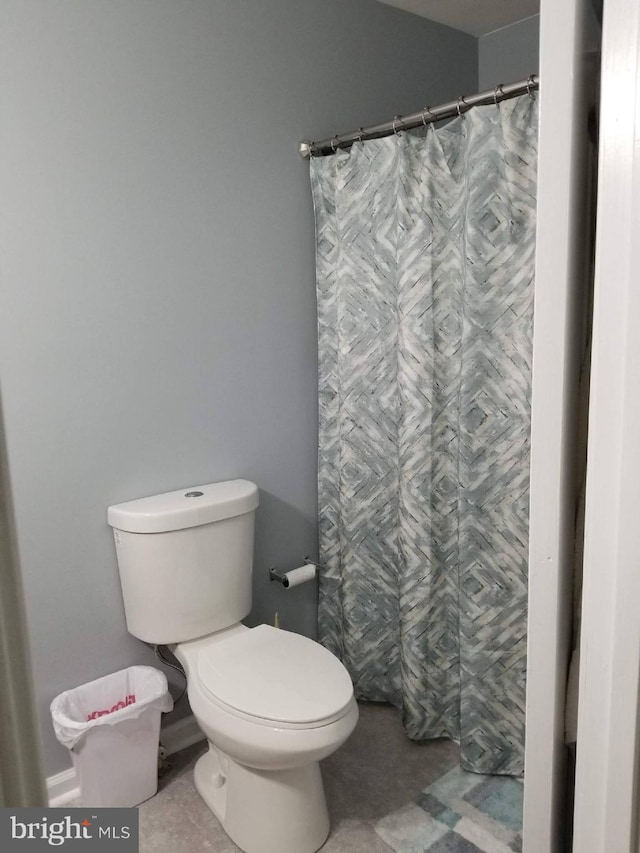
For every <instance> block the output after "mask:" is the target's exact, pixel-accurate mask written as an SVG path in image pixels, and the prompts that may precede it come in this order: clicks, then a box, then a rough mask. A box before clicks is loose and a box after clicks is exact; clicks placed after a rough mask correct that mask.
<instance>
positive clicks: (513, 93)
mask: <svg viewBox="0 0 640 853" xmlns="http://www.w3.org/2000/svg"><path fill="white" fill-rule="evenodd" d="M539 85H540V78H539V77H538V75H537V74H532V75H531V76H530V77H529V79H528V80H520V81H519V82H518V83H507V84H504V85H503V84H502V83H499V84H498V85H497V86H496V87H495V89H487V90H486V92H480V93H479V94H477V95H469V96H467V97H463V96H462V95H461V96H460V97H459V98H458V99H457V100H456V101H449V102H448V103H447V104H442V105H441V106H439V107H433V109H432V108H431V107H425V108H424V109H422V110H420V111H419V112H417V113H411V115H408V116H396V117H395V118H394V119H393V120H392V121H385V122H383V123H382V124H374V125H372V126H371V127H361V128H359V129H358V130H354V131H351V133H341V134H339V135H338V136H332V137H331V138H330V139H322V140H321V141H320V142H309V141H305V142H301V143H300V147H299V149H298V151H299V154H300V156H301V157H304V158H305V159H306V160H308V159H309V157H323V156H324V155H325V154H333V153H335V151H336V150H337V149H338V148H350V147H351V146H352V145H353V143H354V142H358V141H361V140H363V139H379V138H380V137H382V136H389V135H390V134H392V133H398V132H399V131H401V130H410V129H411V128H412V127H420V125H425V126H426V125H427V124H431V123H432V122H434V121H440V120H441V119H444V118H452V117H453V116H455V115H462V113H464V112H467V110H470V109H471V108H472V107H477V106H479V105H480V104H496V105H497V104H498V103H499V101H505V100H507V98H515V97H517V96H518V95H524V94H525V92H526V93H528V94H529V95H531V93H532V92H534V91H536V89H538V88H539Z"/></svg>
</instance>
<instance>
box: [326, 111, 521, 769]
mask: <svg viewBox="0 0 640 853" xmlns="http://www.w3.org/2000/svg"><path fill="white" fill-rule="evenodd" d="M536 148H537V104H536V102H535V101H533V100H532V99H531V98H530V97H529V96H527V95H525V96H523V97H520V98H517V99H513V100H509V101H503V102H502V103H500V104H499V105H498V106H496V105H493V104H492V105H490V106H485V107H476V108H475V109H472V110H471V111H469V112H468V113H466V114H464V115H463V116H461V117H459V118H456V119H455V120H454V121H452V122H450V123H449V124H447V125H445V126H444V127H441V128H438V129H435V128H434V126H433V125H431V126H430V127H429V129H428V131H427V134H426V137H425V138H419V137H416V136H412V135H410V134H400V135H397V136H390V137H387V138H385V139H379V140H372V141H369V142H364V143H357V144H355V145H354V146H353V148H351V150H350V151H339V152H338V153H336V154H335V155H333V156H329V157H317V158H313V159H312V161H311V182H312V189H313V198H314V206H315V214H316V232H317V291H318V334H319V354H320V367H319V395H320V448H319V521H320V562H321V564H322V565H323V566H324V567H325V568H324V570H323V571H322V572H321V575H320V604H319V637H320V640H321V642H322V643H323V644H324V645H325V646H327V647H328V648H329V649H331V651H333V652H334V653H335V654H336V655H337V656H338V657H339V658H340V659H341V660H342V661H343V662H344V663H345V665H346V666H347V668H348V670H349V672H350V673H351V676H352V677H353V680H354V684H355V689H356V695H357V696H358V697H360V698H362V699H369V700H375V701H387V702H391V703H392V704H394V705H396V706H398V707H399V708H402V711H403V717H404V725H405V729H406V731H407V733H408V735H409V737H411V738H414V739H424V738H434V737H441V736H447V737H451V738H455V739H459V740H460V745H461V762H462V766H463V767H465V768H466V769H469V770H473V771H476V772H479V773H505V774H521V773H522V771H523V752H524V705H525V680H526V618H527V546H528V507H529V433H530V396H531V351H532V325H533V276H534V247H535V211H536Z"/></svg>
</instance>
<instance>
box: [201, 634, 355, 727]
mask: <svg viewBox="0 0 640 853" xmlns="http://www.w3.org/2000/svg"><path fill="white" fill-rule="evenodd" d="M198 675H199V676H200V680H201V683H202V685H203V686H204V687H205V688H206V689H207V690H208V691H209V692H210V693H211V694H212V695H213V696H214V697H215V698H217V699H220V700H221V701H222V702H224V703H225V704H227V705H230V706H231V707H232V708H234V709H236V710H238V711H242V712H243V713H245V714H249V715H251V716H252V717H260V718H262V719H265V720H273V721H274V722H282V723H313V722H318V721H319V720H324V719H326V718H327V717H332V716H335V715H337V714H339V713H340V712H341V711H342V710H344V709H345V708H346V706H347V705H348V704H349V702H350V701H351V697H352V696H353V685H352V684H351V679H350V678H349V674H348V672H347V670H346V669H345V668H344V666H343V665H342V664H341V663H340V661H339V660H338V659H337V658H336V657H334V656H333V655H332V654H331V652H329V651H327V649H325V648H323V647H322V646H320V645H319V644H318V643H315V642H314V641H313V640H310V639H308V637H303V636H302V635H301V634H293V633H291V632H290V631H283V630H279V629H278V628H272V627H271V626H270V625H259V626H258V627H257V628H251V629H249V630H247V631H243V632H242V633H240V634H235V635H233V636H231V637H229V638H228V639H226V640H221V641H220V642H219V643H216V644H215V645H214V646H213V647H212V648H209V649H207V651H206V652H205V653H203V654H202V655H201V656H200V658H199V660H198Z"/></svg>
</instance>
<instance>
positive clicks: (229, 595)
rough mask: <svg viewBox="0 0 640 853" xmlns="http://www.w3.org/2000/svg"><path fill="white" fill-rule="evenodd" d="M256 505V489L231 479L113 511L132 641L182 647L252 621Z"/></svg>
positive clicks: (111, 518)
mask: <svg viewBox="0 0 640 853" xmlns="http://www.w3.org/2000/svg"><path fill="white" fill-rule="evenodd" d="M257 506H258V488H257V486H255V485H254V484H253V483H250V482H249V481H248V480H230V481H227V482H223V483H210V484H209V485H206V486H194V487H192V488H188V489H178V490H177V491H175V492H167V493H165V494H162V495H154V496H153V497H148V498H140V499H139V500H134V501H128V502H127V503H121V504H117V505H115V506H110V507H109V509H108V513H107V517H108V520H109V524H110V525H111V527H113V536H114V539H115V543H116V555H117V558H118V568H119V570H120V583H121V585H122V595H123V598H124V609H125V614H126V619H127V628H128V630H129V632H130V633H131V634H133V635H134V637H138V639H140V640H144V641H145V642H147V643H155V644H158V645H166V644H169V643H181V642H184V641H185V640H192V639H196V638H198V637H204V636H206V635H207V634H212V633H213V632H214V631H220V630H222V629H223V628H227V627H228V626H230V625H234V624H235V623H237V622H240V620H241V619H244V617H245V616H247V615H248V613H249V611H250V610H251V572H252V567H253V533H254V519H255V510H256V507H257Z"/></svg>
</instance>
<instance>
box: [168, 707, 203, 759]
mask: <svg viewBox="0 0 640 853" xmlns="http://www.w3.org/2000/svg"><path fill="white" fill-rule="evenodd" d="M204 739H205V735H204V734H203V733H202V729H201V728H200V726H199V725H198V724H197V723H196V718H195V717H194V716H193V714H188V715H187V716H186V717H182V719H180V720H176V721H175V723H170V724H169V725H168V726H165V727H164V728H163V729H162V730H161V731H160V743H161V744H162V746H163V747H164V748H165V749H166V750H167V755H173V754H174V752H180V750H182V749H186V748H187V747H188V746H193V744H194V743H199V742H200V741H201V740H204Z"/></svg>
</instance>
